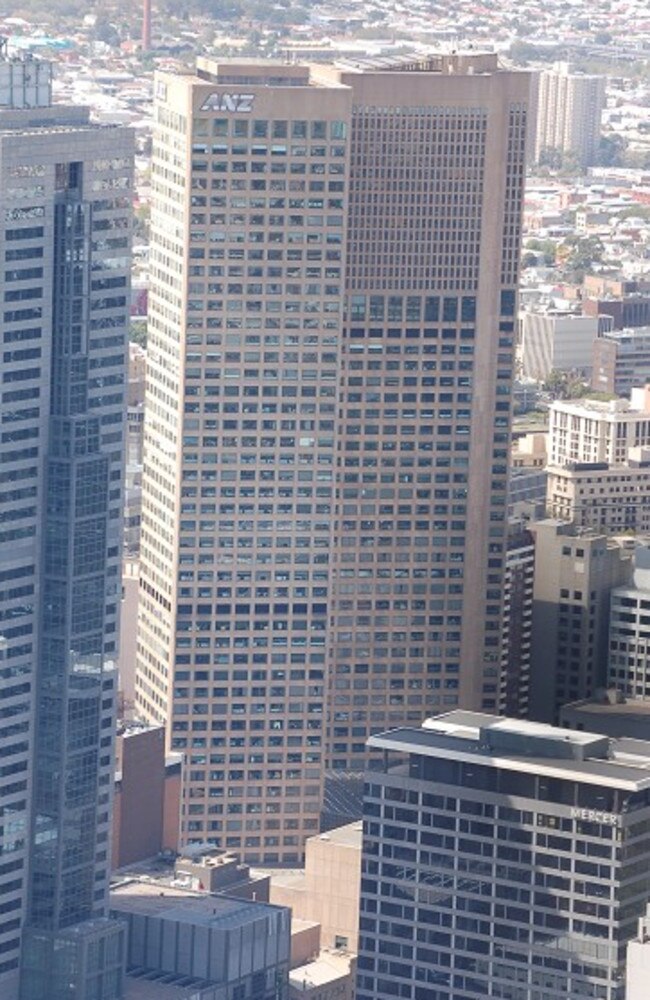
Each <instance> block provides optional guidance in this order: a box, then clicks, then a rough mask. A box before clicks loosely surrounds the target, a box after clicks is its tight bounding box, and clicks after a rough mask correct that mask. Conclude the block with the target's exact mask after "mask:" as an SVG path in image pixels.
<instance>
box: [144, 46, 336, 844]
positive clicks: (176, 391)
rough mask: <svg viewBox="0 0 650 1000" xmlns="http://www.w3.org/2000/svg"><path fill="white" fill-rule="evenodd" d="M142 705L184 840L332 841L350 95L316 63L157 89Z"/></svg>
mask: <svg viewBox="0 0 650 1000" xmlns="http://www.w3.org/2000/svg"><path fill="white" fill-rule="evenodd" d="M156 94H157V99H156V126H155V134H154V146H153V162H152V187H153V204H152V219H151V221H152V247H151V289H150V300H149V331H148V340H147V369H148V370H147V398H146V415H145V443H144V476H143V499H142V528H141V587H140V598H139V632H138V671H139V672H138V677H137V687H136V704H137V707H138V709H139V711H140V712H141V714H143V715H144V716H145V717H146V718H147V719H148V720H150V721H165V722H167V726H168V732H169V734H170V737H171V746H172V747H173V748H174V749H176V750H180V751H182V752H183V753H184V754H185V755H186V763H187V769H186V772H185V783H186V800H185V805H184V817H183V819H184V829H183V836H184V839H187V840H190V841H198V842H200V841H205V840H210V841H212V842H215V843H216V844H217V845H218V846H220V847H226V848H235V849H237V850H239V851H241V852H242V853H243V854H244V856H245V857H246V858H247V859H248V860H261V859H262V858H264V859H265V860H267V861H271V862H272V861H296V860H297V859H298V858H299V856H300V852H301V849H302V845H303V843H304V840H305V838H306V837H307V836H309V835H310V834H313V833H315V832H316V831H317V829H318V817H319V809H320V798H321V787H322V774H323V764H324V746H323V742H324V713H323V705H324V677H325V669H326V658H325V653H326V645H325V643H326V629H327V615H328V609H329V604H328V600H329V586H330V579H329V559H330V551H331V529H332V523H333V512H334V485H335V484H334V476H335V458H336V452H335V442H334V435H335V421H336V417H337V413H336V404H337V395H338V373H339V345H340V337H341V313H342V300H343V280H344V274H343V267H344V250H345V247H344V237H345V224H346V212H345V210H346V186H347V132H348V122H349V117H350V91H349V89H348V88H346V87H343V86H341V85H339V84H331V85H319V84H318V83H316V82H315V81H314V79H313V78H312V77H311V76H310V73H309V70H308V69H307V68H305V67H301V66H285V65H275V64H273V63H267V62H260V63H234V64H233V63H229V62H225V63H212V62H209V61H205V60H199V63H198V67H197V72H196V75H194V76H172V75H166V74H160V75H159V76H158V77H157V82H156Z"/></svg>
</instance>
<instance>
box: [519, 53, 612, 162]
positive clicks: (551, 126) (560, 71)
mask: <svg viewBox="0 0 650 1000" xmlns="http://www.w3.org/2000/svg"><path fill="white" fill-rule="evenodd" d="M604 107H605V77H603V76H594V75H591V74H588V73H578V72H572V71H571V68H570V67H569V65H568V64H567V63H557V64H556V65H555V66H554V67H553V69H552V70H549V71H548V72H546V73H540V74H539V76H538V78H537V141H536V147H535V159H536V160H539V159H540V157H541V156H542V154H543V153H544V152H545V151H550V150H557V151H558V152H560V153H573V154H574V155H575V156H576V158H577V160H578V162H579V163H580V164H581V165H582V166H589V165H590V164H593V163H594V161H595V158H596V153H597V151H598V142H599V140H600V127H601V119H602V114H603V108H604Z"/></svg>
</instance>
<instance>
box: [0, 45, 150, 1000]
mask: <svg viewBox="0 0 650 1000" xmlns="http://www.w3.org/2000/svg"><path fill="white" fill-rule="evenodd" d="M0 84H1V86H2V93H3V101H2V104H3V107H2V109H1V110H0V203H1V204H2V208H3V212H2V218H3V224H2V227H1V228H0V253H1V254H2V259H3V262H4V283H3V289H4V291H3V298H4V303H3V325H2V337H3V345H4V365H3V370H2V424H3V434H2V444H1V455H0V459H1V462H2V473H1V475H2V479H1V484H2V495H1V497H0V501H1V504H2V522H3V523H2V531H1V532H0V550H1V553H2V554H1V557H0V558H1V569H0V580H1V581H2V582H1V587H2V596H1V597H0V602H2V617H3V619H4V623H3V627H2V631H3V633H4V637H5V645H4V649H3V653H2V663H1V665H0V669H1V670H2V681H1V693H0V700H2V717H3V718H4V719H5V720H7V728H6V730H5V731H4V732H3V736H7V737H9V736H13V737H18V738H17V739H16V738H14V739H13V740H12V741H11V742H10V743H9V744H8V745H7V746H8V748H9V747H10V748H11V750H9V752H7V750H5V751H3V754H4V762H3V768H2V772H1V774H2V777H0V829H1V831H2V857H3V861H4V862H5V867H4V869H3V871H4V872H5V873H9V871H11V879H3V880H1V881H0V913H2V920H1V921H0V995H2V997H3V1000H5V998H6V1000H13V998H14V997H15V996H16V995H17V993H16V991H17V969H18V965H19V952H18V945H19V936H20V925H21V923H22V926H23V949H22V976H21V985H20V995H21V997H22V1000H59V997H62V996H64V995H66V996H68V995H69V992H68V991H69V989H70V986H71V984H72V985H73V987H74V989H75V990H76V991H77V992H75V996H78V997H79V998H80V1000H84V998H86V997H90V995H91V994H90V993H88V992H86V991H87V990H88V989H89V988H90V987H89V985H88V982H87V981H86V978H85V977H89V978H94V983H95V986H97V987H98V988H99V987H101V989H103V991H104V993H103V996H105V997H106V998H107V1000H113V998H116V997H118V996H121V977H122V964H123V955H122V954H121V943H122V937H121V935H122V932H121V929H120V927H119V926H116V925H114V924H113V923H111V922H109V921H108V920H107V919H106V917H105V914H106V896H107V885H108V871H109V865H110V805H111V793H112V782H113V778H112V771H113V744H114V739H113V730H114V714H115V696H116V673H115V670H114V668H113V666H112V661H114V659H115V657H116V653H117V633H118V614H119V613H118V605H119V589H120V588H119V566H120V550H121V530H122V500H123V498H122V479H123V473H122V465H123V448H124V382H125V374H126V346H125V345H126V333H127V327H128V303H129V299H130V292H129V284H130V241H131V186H132V171H133V137H132V134H131V133H130V131H129V130H128V129H123V128H115V127H99V126H97V125H93V124H91V123H90V122H89V117H88V109H87V108H82V107H65V106H57V105H54V104H52V95H51V66H50V64H48V63H41V62H36V61H34V60H24V61H23V60H20V59H7V58H6V57H2V58H0ZM9 720H10V721H9ZM19 734H20V735H19ZM30 778H31V785H30ZM30 806H31V812H30ZM100 941H101V942H102V948H103V946H104V945H105V951H103V952H102V954H103V955H104V957H103V959H101V960H100V959H99V957H98V955H99V947H98V944H99V942H100ZM89 949H90V950H93V949H94V950H93V951H92V953H93V954H94V956H95V958H94V960H91V959H90V957H89V956H90V954H91V951H90V950H89ZM71 954H74V956H75V957H74V968H72V966H70V965H68V964H67V961H68V960H67V959H66V958H64V956H66V955H67V956H70V955H71ZM86 959H88V962H86ZM93 988H94V987H93ZM92 995H95V994H92Z"/></svg>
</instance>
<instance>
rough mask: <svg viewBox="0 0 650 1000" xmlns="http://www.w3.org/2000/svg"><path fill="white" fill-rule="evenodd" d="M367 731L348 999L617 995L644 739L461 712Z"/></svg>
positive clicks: (644, 813) (636, 879)
mask: <svg viewBox="0 0 650 1000" xmlns="http://www.w3.org/2000/svg"><path fill="white" fill-rule="evenodd" d="M369 742H370V746H371V747H372V748H374V749H375V750H376V751H379V753H377V757H378V758H379V760H380V766H379V768H378V769H375V770H373V771H372V772H370V773H369V774H368V775H367V782H368V783H367V786H366V795H365V804H364V846H363V858H362V882H361V918H360V951H359V960H358V978H357V1000H389V998H392V997H395V996H401V997H408V998H411V1000H452V998H453V1000H476V998H477V997H487V996H490V997H502V998H508V1000H546V998H548V997H554V998H555V997H566V998H567V1000H581V998H584V997H593V998H598V1000H623V997H624V996H625V986H624V982H625V959H626V945H627V942H628V941H630V939H631V938H632V937H633V936H634V935H635V933H636V930H637V920H638V917H639V916H641V914H643V913H644V912H645V908H646V903H647V900H648V897H649V896H650V879H649V876H648V871H649V862H650V834H649V833H648V830H649V829H650V771H649V765H650V744H649V743H643V742H640V741H636V740H624V739H623V740H614V741H610V740H609V739H608V738H607V737H603V736H599V735H595V734H592V733H584V732H580V733H578V732H575V731H572V730H564V729H555V728H553V727H551V726H543V725H538V724H535V723H530V722H523V721H516V720H512V719H503V718H499V717H497V716H490V715H482V714H479V713H474V712H463V711H454V712H450V713H448V714H446V715H442V716H438V717H437V718H433V719H428V720H427V721H426V722H425V724H424V726H423V727H422V728H421V729H408V728H404V729H396V730H392V731H390V732H387V733H382V734H381V735H379V736H374V737H371V739H370V741H369Z"/></svg>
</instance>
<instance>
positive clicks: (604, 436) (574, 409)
mask: <svg viewBox="0 0 650 1000" xmlns="http://www.w3.org/2000/svg"><path fill="white" fill-rule="evenodd" d="M648 446H650V386H647V387H642V388H639V387H637V388H634V389H633V390H632V392H631V394H630V399H629V400H627V399H616V400H610V401H608V402H607V401H603V400H599V399H570V400H555V402H554V403H552V405H551V406H550V408H549V433H548V461H549V465H552V466H554V465H568V464H569V463H571V462H607V463H608V464H609V465H622V464H624V463H625V462H626V461H627V458H628V454H629V450H630V448H644V447H648Z"/></svg>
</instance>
